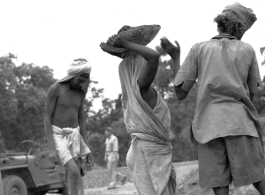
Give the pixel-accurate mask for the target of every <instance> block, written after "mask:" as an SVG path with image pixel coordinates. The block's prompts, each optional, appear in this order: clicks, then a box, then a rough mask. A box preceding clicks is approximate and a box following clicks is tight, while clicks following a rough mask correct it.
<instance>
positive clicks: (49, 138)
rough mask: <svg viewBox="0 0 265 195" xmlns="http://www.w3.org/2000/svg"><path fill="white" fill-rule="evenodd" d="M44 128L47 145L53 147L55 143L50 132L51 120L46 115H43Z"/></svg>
mask: <svg viewBox="0 0 265 195" xmlns="http://www.w3.org/2000/svg"><path fill="white" fill-rule="evenodd" d="M44 128H45V133H46V138H47V141H48V143H49V145H50V146H52V147H54V146H55V143H54V139H53V133H52V124H51V120H50V119H49V118H48V117H45V120H44Z"/></svg>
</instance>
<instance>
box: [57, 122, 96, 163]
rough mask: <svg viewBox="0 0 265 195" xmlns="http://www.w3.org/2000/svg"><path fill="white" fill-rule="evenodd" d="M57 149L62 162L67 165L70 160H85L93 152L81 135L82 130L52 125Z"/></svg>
mask: <svg viewBox="0 0 265 195" xmlns="http://www.w3.org/2000/svg"><path fill="white" fill-rule="evenodd" d="M52 130H53V139H54V142H55V148H56V150H57V152H58V155H59V159H60V162H61V163H62V165H65V164H66V163H67V162H68V161H69V160H70V159H74V160H77V159H78V158H80V157H81V158H82V159H85V158H86V156H87V155H88V154H89V153H90V152H91V151H90V149H89V148H88V147H87V145H86V144H85V142H84V140H83V138H82V136H81V135H80V132H79V131H80V128H79V127H77V128H63V129H61V128H59V127H57V126H54V125H52Z"/></svg>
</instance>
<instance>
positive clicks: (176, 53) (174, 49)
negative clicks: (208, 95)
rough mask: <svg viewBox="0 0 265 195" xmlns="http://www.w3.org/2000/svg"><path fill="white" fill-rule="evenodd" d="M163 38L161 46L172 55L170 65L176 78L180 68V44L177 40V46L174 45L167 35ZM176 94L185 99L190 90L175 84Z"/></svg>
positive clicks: (179, 98) (180, 98)
mask: <svg viewBox="0 0 265 195" xmlns="http://www.w3.org/2000/svg"><path fill="white" fill-rule="evenodd" d="M160 40H161V47H162V48H163V49H164V50H165V52H166V53H168V54H169V55H170V57H171V62H170V67H171V70H172V71H173V75H174V78H175V77H176V75H177V73H178V70H179V68H180V51H181V49H180V45H179V43H178V42H177V41H175V44H176V46H174V45H173V44H172V43H171V42H170V41H169V40H168V39H167V38H166V37H163V38H162V39H160ZM174 88H175V92H176V96H177V98H178V100H183V99H185V98H186V97H187V95H188V92H186V91H184V90H183V89H182V88H181V85H180V86H174Z"/></svg>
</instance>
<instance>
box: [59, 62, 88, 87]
mask: <svg viewBox="0 0 265 195" xmlns="http://www.w3.org/2000/svg"><path fill="white" fill-rule="evenodd" d="M90 72H91V64H90V63H89V62H88V61H87V60H86V59H83V58H79V59H76V60H74V61H73V62H72V63H71V64H70V66H69V68H68V70H67V76H66V77H64V78H62V79H61V80H59V81H58V82H60V83H61V82H65V81H69V80H70V79H72V78H74V77H76V76H78V75H81V74H83V73H90Z"/></svg>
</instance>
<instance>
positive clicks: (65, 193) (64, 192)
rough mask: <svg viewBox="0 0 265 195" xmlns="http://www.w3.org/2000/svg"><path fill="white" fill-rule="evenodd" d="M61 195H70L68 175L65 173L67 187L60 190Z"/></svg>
mask: <svg viewBox="0 0 265 195" xmlns="http://www.w3.org/2000/svg"><path fill="white" fill-rule="evenodd" d="M59 194H61V195H69V188H68V173H67V171H66V173H65V185H64V187H63V188H61V189H59Z"/></svg>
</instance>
